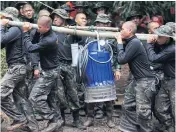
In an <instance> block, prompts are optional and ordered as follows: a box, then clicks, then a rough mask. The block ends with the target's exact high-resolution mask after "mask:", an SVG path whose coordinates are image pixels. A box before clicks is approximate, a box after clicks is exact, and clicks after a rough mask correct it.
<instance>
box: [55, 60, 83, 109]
mask: <svg viewBox="0 0 176 132" xmlns="http://www.w3.org/2000/svg"><path fill="white" fill-rule="evenodd" d="M60 68H61V78H62V79H61V80H62V83H63V86H64V87H59V88H61V89H58V90H59V91H60V92H58V93H59V94H60V96H59V97H62V98H60V104H61V106H62V105H65V104H67V106H68V107H69V108H70V109H71V110H72V111H77V110H79V108H80V104H79V97H78V90H77V83H76V70H75V69H74V68H73V67H72V66H71V65H69V64H64V63H61V65H60ZM61 93H62V94H61Z"/></svg>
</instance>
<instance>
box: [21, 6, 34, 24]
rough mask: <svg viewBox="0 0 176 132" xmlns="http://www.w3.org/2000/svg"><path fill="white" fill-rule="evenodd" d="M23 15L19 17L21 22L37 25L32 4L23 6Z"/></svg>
mask: <svg viewBox="0 0 176 132" xmlns="http://www.w3.org/2000/svg"><path fill="white" fill-rule="evenodd" d="M22 12H23V14H22V15H21V16H20V17H19V19H20V21H22V22H30V23H35V22H36V21H35V19H34V8H33V7H32V5H31V4H29V3H27V4H24V5H23V6H22Z"/></svg>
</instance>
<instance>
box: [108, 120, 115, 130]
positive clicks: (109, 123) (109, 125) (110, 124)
mask: <svg viewBox="0 0 176 132" xmlns="http://www.w3.org/2000/svg"><path fill="white" fill-rule="evenodd" d="M107 125H108V127H109V128H114V127H115V124H114V122H113V121H112V119H107Z"/></svg>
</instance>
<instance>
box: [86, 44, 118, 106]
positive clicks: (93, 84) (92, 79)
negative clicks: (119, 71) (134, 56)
mask: <svg viewBox="0 0 176 132" xmlns="http://www.w3.org/2000/svg"><path fill="white" fill-rule="evenodd" d="M100 48H101V51H98V43H97V41H92V42H90V43H89V45H88V54H89V55H90V56H91V57H92V58H93V59H95V60H97V61H100V62H106V61H108V60H109V59H110V52H109V51H107V50H106V49H105V48H104V47H103V46H101V47H100ZM86 77H87V80H86V82H87V83H86V93H85V102H89V103H90V102H103V101H110V100H114V99H116V89H115V83H114V75H113V71H112V65H111V61H109V62H108V63H98V62H96V61H94V60H92V59H91V58H90V57H89V58H88V64H87V67H86Z"/></svg>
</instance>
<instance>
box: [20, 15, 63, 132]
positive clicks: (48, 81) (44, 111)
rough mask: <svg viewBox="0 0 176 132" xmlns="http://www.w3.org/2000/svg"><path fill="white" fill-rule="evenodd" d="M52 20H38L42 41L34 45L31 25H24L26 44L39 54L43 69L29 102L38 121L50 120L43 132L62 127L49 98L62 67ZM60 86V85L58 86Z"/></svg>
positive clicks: (48, 18)
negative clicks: (31, 37)
mask: <svg viewBox="0 0 176 132" xmlns="http://www.w3.org/2000/svg"><path fill="white" fill-rule="evenodd" d="M51 25H52V20H51V18H50V17H49V16H41V17H40V18H39V19H38V27H39V28H38V32H39V33H40V40H39V42H38V43H35V44H32V42H31V39H30V36H29V33H28V31H29V30H30V29H31V26H30V23H24V25H23V32H24V43H25V46H26V49H27V50H28V51H29V52H38V53H39V56H40V64H41V68H42V72H41V76H40V77H39V79H37V81H36V83H35V85H34V87H33V88H32V91H31V93H30V95H29V100H30V101H31V103H32V105H33V109H34V111H35V113H36V114H37V115H38V118H37V119H40V120H49V122H48V123H49V125H48V127H47V128H45V129H44V130H42V131H41V132H50V131H54V130H57V129H58V128H60V127H61V126H62V123H63V121H62V119H61V116H60V111H56V110H55V109H52V108H51V106H49V103H48V102H47V98H48V95H49V93H50V92H51V90H52V88H53V86H54V85H55V83H56V80H60V67H59V58H58V56H57V53H58V48H57V46H58V38H57V35H56V34H55V33H54V32H53V31H52V29H51ZM58 86H60V83H59V84H58ZM55 105H56V104H55Z"/></svg>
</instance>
